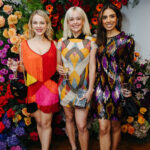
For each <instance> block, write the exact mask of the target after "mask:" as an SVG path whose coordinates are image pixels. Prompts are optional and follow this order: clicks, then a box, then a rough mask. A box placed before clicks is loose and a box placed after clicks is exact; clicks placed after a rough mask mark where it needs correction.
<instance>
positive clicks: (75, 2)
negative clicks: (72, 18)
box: [70, 0, 80, 6]
mask: <svg viewBox="0 0 150 150" xmlns="http://www.w3.org/2000/svg"><path fill="white" fill-rule="evenodd" d="M70 2H72V4H73V6H79V4H80V3H79V0H71V1H70Z"/></svg>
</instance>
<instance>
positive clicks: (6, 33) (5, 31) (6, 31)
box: [3, 29, 9, 39]
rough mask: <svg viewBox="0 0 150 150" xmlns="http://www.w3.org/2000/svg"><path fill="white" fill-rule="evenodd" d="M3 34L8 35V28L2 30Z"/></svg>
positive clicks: (7, 36)
mask: <svg viewBox="0 0 150 150" xmlns="http://www.w3.org/2000/svg"><path fill="white" fill-rule="evenodd" d="M3 36H4V37H5V38H7V39H8V38H9V35H8V30H7V29H4V31H3Z"/></svg>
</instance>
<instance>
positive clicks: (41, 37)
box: [8, 10, 58, 150]
mask: <svg viewBox="0 0 150 150" xmlns="http://www.w3.org/2000/svg"><path fill="white" fill-rule="evenodd" d="M28 25H29V34H30V39H29V40H25V41H23V42H22V43H21V52H20V54H21V58H20V64H21V65H22V67H23V68H24V69H25V70H26V72H27V86H28V95H27V103H28V112H30V113H31V116H32V117H34V118H35V120H36V122H37V131H38V134H39V138H40V142H41V147H42V150H49V145H50V141H51V135H52V128H51V123H52V117H53V113H54V112H56V111H58V86H57V84H56V83H55V82H54V81H53V80H52V79H51V78H52V76H53V75H54V74H55V72H56V47H55V44H54V42H53V40H52V35H53V30H52V28H51V22H50V20H49V17H48V16H47V14H46V13H45V12H44V11H42V10H36V11H35V12H33V13H32V15H31V16H30V19H29V23H28ZM12 62H13V60H11V59H10V60H9V62H8V66H10V68H11V67H13V65H11V64H12Z"/></svg>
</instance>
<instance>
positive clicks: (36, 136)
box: [30, 132, 38, 141]
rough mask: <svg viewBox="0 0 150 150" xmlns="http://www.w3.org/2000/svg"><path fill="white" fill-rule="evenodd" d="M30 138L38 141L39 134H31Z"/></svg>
mask: <svg viewBox="0 0 150 150" xmlns="http://www.w3.org/2000/svg"><path fill="white" fill-rule="evenodd" d="M30 138H31V140H33V141H37V140H38V133H37V132H31V133H30Z"/></svg>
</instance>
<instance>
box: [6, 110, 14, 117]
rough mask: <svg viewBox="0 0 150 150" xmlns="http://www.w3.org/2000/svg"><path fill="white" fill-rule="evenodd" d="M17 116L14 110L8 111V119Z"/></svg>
mask: <svg viewBox="0 0 150 150" xmlns="http://www.w3.org/2000/svg"><path fill="white" fill-rule="evenodd" d="M14 115H15V112H14V110H13V109H12V108H10V109H9V110H8V111H7V117H8V118H11V117H13V116H14Z"/></svg>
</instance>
